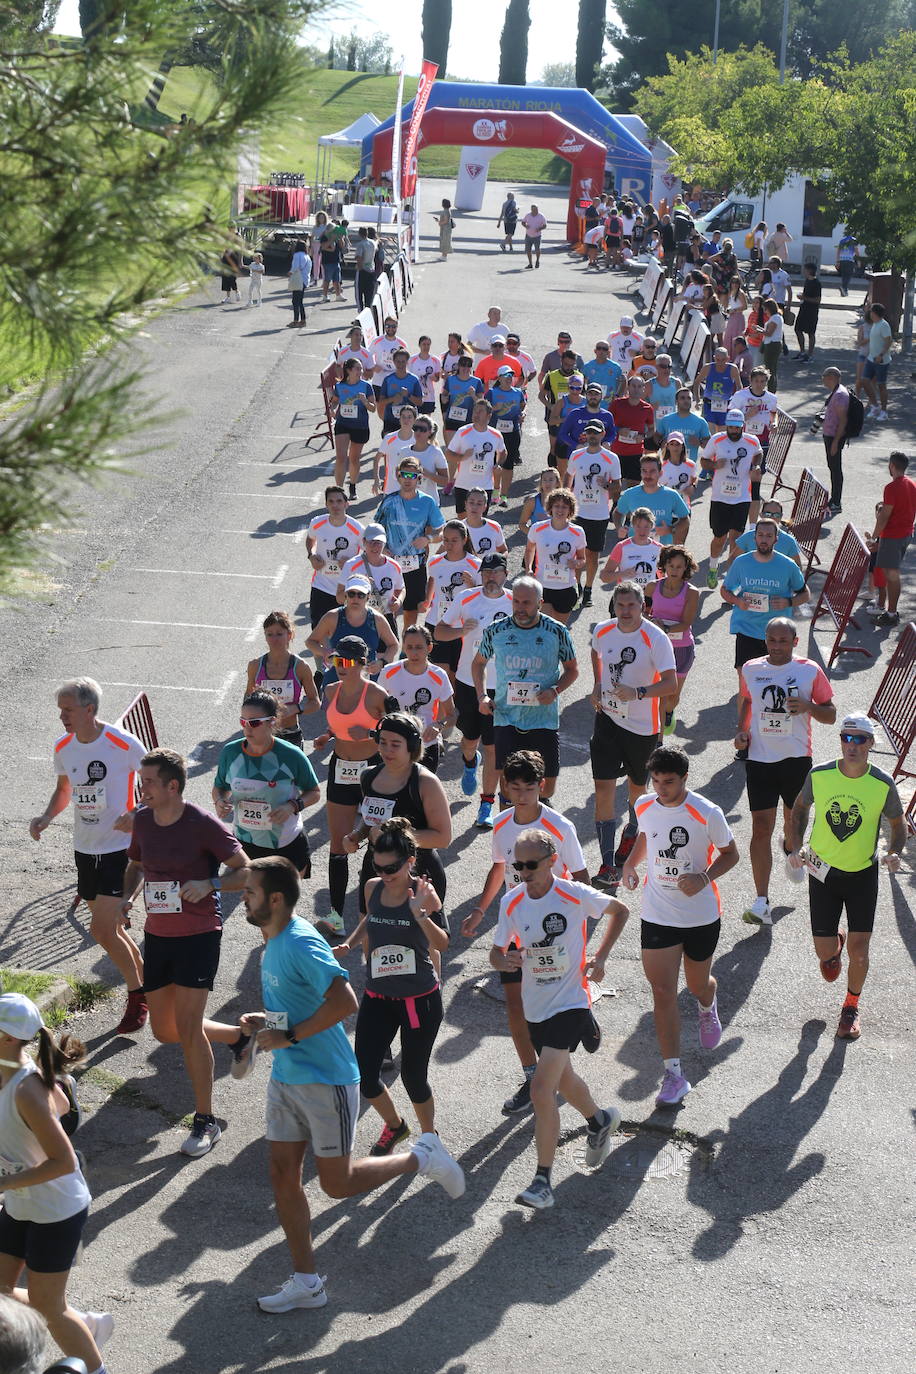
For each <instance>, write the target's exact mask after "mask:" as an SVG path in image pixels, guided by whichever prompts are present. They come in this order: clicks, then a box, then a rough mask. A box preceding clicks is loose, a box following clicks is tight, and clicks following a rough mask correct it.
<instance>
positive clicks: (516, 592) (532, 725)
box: [471, 577, 579, 829]
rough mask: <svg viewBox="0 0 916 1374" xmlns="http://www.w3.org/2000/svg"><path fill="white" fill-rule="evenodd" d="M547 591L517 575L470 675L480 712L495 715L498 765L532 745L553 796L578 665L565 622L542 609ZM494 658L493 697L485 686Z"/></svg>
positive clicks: (548, 793) (486, 633)
mask: <svg viewBox="0 0 916 1374" xmlns="http://www.w3.org/2000/svg"><path fill="white" fill-rule="evenodd" d="M543 594H544V592H543V587H542V586H541V583H540V582H538V580H537V579H536V578H534V577H517V578H516V579H515V582H514V583H513V585H512V615H511V616H510V617H509V618H508V619H507V620H503V621H500V622H499V623H491V624H490V625H489V626H488V627H487V629H486V630H484V633H483V636H482V638H481V640H480V646H479V648H478V649H477V652H476V653H475V655H474V657H473V659H472V661H471V675H472V677H473V679H474V688H475V690H476V692H477V709H478V712H479V713H480V715H482V716H486V715H492V716H493V723H494V730H493V742H494V744H495V746H496V758H495V763H496V767H497V769H498V770H499V769H502V767H503V765H504V764H505V762H506V759H507V758H508V757H509V755H510V754H514V753H515V751H516V750H517V749H534V750H535V751H536V752H537V753H539V754H540V755H541V758H542V759H543V760H544V765H545V768H546V777H545V779H544V796H545V797H552V796H553V793H554V789H555V787H556V785H557V775H558V774H559V771H560V741H559V733H558V732H559V729H560V705H559V702H560V695H561V693H562V692H564V691H565V690H566V688H567V687H571V686H572V684H573V683H574V682H575V680H576V678H577V677H578V676H579V666H578V664H577V663H576V653H575V650H574V648H573V644H572V640H571V639H570V637H569V631H568V630H567V628H566V626H565V625H561V624H560V623H559V621H557V620H553V619H551V617H550V616H547V615H543V614H542V613H541V605H542V602H543ZM490 659H493V663H494V667H495V672H496V684H495V685H496V691H495V696H494V697H493V699H492V700H491V699H490V696H489V695H488V693H487V692H486V690H485V688H484V675H485V673H486V669H487V663H488V661H489V660H490ZM487 828H488V829H489V828H490V827H489V826H488V827H487Z"/></svg>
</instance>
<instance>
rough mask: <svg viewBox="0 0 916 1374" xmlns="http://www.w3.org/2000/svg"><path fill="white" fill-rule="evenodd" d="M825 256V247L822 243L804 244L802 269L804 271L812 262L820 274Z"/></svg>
mask: <svg viewBox="0 0 916 1374" xmlns="http://www.w3.org/2000/svg"><path fill="white" fill-rule="evenodd" d="M823 256H824V246H823V244H821V243H803V244H802V253H801V259H802V269H804V268H805V267H807V266H808V263H809V262H811V263H813V264H814V266H815V267H816V268H817V270H818V272H820V270H821V262H822V261H823Z"/></svg>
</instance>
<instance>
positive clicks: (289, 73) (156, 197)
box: [0, 0, 316, 579]
mask: <svg viewBox="0 0 916 1374" xmlns="http://www.w3.org/2000/svg"><path fill="white" fill-rule="evenodd" d="M315 8H316V6H315V5H314V4H313V3H311V0H246V3H245V5H244V6H240V5H232V6H228V5H227V6H226V7H225V11H224V13H225V21H224V27H223V29H222V47H223V53H224V59H223V68H222V80H221V82H220V84H219V85H218V86H213V87H212V88H211V89H212V94H211V96H210V98H209V100H207V99H202V100H201V102H200V104H199V106H198V108H197V110H196V118H195V121H194V123H193V124H191V125H189V126H188V127H185V128H182V129H181V130H180V131H176V132H175V133H174V134H173V135H172V136H171V137H161V136H157V135H155V134H153V133H150V132H148V131H146V130H143V129H139V128H137V127H135V126H134V125H132V124H131V122H130V121H129V119H128V118H127V117H126V111H125V102H126V101H129V100H130V99H131V98H132V96H134V97H135V96H136V93H137V92H139V91H142V90H143V88H144V86H145V83H146V81H147V80H148V72H149V70H150V68H151V67H153V68H155V66H156V64H157V63H158V62H159V60H160V56H161V54H162V53H163V52H170V51H173V50H177V49H180V48H181V47H182V45H183V44H185V43H187V42H188V41H190V39H191V38H192V37H193V29H192V28H191V27H189V24H190V22H191V21H190V20H189V14H188V6H187V4H185V3H183V0H117V3H116V0H110V3H109V13H110V15H111V18H112V23H111V25H110V29H109V28H108V27H106V29H105V30H104V31H103V32H101V33H99V34H98V35H97V36H95V37H94V39H93V42H92V43H91V44H88V45H80V44H73V45H72V46H71V45H61V44H59V43H57V42H56V41H46V40H44V39H43V38H42V37H41V36H40V35H33V36H31V37H28V36H23V35H22V32H21V26H20V25H19V24H18V22H16V20H17V14H18V12H19V7H18V4H17V5H16V8H15V10H14V9H13V6H12V5H10V4H8V3H7V0H0V69H2V71H3V81H2V82H0V158H2V165H3V168H4V172H5V174H6V176H7V178H8V181H9V184H10V185H15V186H16V194H15V196H13V195H11V196H9V197H7V201H6V204H5V207H4V219H3V236H4V243H5V246H6V251H5V252H4V253H3V254H2V256H0V392H2V394H4V395H5V396H9V395H11V394H13V393H20V392H21V388H22V386H23V383H24V382H26V381H28V382H30V383H31V386H30V389H29V390H28V391H26V392H24V393H22V394H17V402H18V404H17V406H16V407H15V409H12V410H11V411H10V412H9V413H7V414H6V415H5V417H4V422H3V424H2V425H0V470H2V472H3V476H4V480H3V483H2V485H0V579H8V578H9V575H10V572H11V570H12V569H13V567H15V566H17V565H21V564H23V563H24V562H26V561H28V559H29V558H37V557H38V556H39V548H40V543H39V538H40V537H39V535H38V533H37V531H38V530H39V528H40V526H41V525H42V523H47V524H51V525H54V524H60V523H62V522H63V521H64V520H65V518H66V511H67V509H68V508H69V507H70V506H71V505H72V500H73V496H72V483H73V482H74V481H75V480H76V479H83V478H88V477H91V476H92V475H93V473H95V472H98V471H100V470H101V469H103V468H105V467H106V466H107V465H109V464H110V463H111V462H112V453H113V449H114V447H115V446H116V445H120V444H122V443H123V442H124V441H125V440H126V439H127V438H128V436H130V435H132V434H136V432H137V428H138V426H142V424H143V422H144V419H145V418H146V416H145V411H144V402H143V399H142V395H141V394H140V393H139V390H138V385H139V379H138V377H137V375H136V373H135V372H132V371H131V368H130V361H129V350H128V348H127V347H126V345H127V343H128V341H129V338H130V335H131V333H132V332H133V331H134V330H135V329H136V328H137V327H138V321H139V320H140V319H142V313H143V311H144V309H145V308H147V307H148V306H149V305H150V303H151V302H152V301H154V300H157V299H159V298H161V297H162V296H163V295H167V294H168V293H169V291H170V289H172V288H173V287H174V286H177V285H178V284H179V283H181V282H183V281H188V280H194V279H196V278H197V277H198V276H199V273H200V264H201V261H202V259H205V258H209V259H210V260H211V261H215V259H216V258H217V257H218V255H219V253H220V252H221V251H222V249H223V247H224V246H225V245H226V242H227V237H226V235H227V230H226V221H227V214H228V187H229V186H230V184H231V183H232V181H233V180H234V173H235V165H234V164H235V157H236V146H237V140H238V138H239V135H240V133H241V131H243V130H246V131H247V130H257V129H259V128H263V127H265V126H271V125H274V126H275V125H276V124H277V123H278V122H279V121H282V120H283V119H285V118H287V117H288V115H289V113H290V112H291V110H293V109H294V107H295V102H296V100H297V99H299V97H300V95H301V89H302V66H301V62H300V58H299V55H298V51H297V48H296V41H295V38H296V34H297V33H298V32H299V31H300V30H301V28H302V26H303V24H304V23H305V21H306V20H307V19H308V17H309V15H310V13H312V12H313V10H314V9H315ZM11 16H12V18H11ZM4 20H9V21H10V22H4ZM109 33H111V34H114V35H115V37H114V38H111V37H109ZM241 46H244V52H245V60H244V62H235V61H234V60H233V58H234V56H235V54H236V53H237V52H238V51H239V48H240V47H241ZM218 207H221V208H218ZM121 345H124V347H121ZM87 349H88V350H90V352H89V353H88V354H87ZM65 485H70V486H71V489H70V490H68V491H65V490H64V487H65Z"/></svg>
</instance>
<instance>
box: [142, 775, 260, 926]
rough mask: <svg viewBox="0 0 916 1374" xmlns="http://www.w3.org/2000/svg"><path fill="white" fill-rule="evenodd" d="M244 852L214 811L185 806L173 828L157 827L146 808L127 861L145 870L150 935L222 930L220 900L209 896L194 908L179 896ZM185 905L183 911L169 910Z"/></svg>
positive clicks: (209, 894)
mask: <svg viewBox="0 0 916 1374" xmlns="http://www.w3.org/2000/svg"><path fill="white" fill-rule="evenodd" d="M241 853H242V846H241V845H240V844H239V842H238V840H237V839H236V838H235V836H234V835H231V834H230V833H229V831H228V830H227V829H226V827H225V826H224V825H223V824H222V822H221V821H218V820H217V819H216V817H215V816H213V815H211V814H210V812H209V811H204V810H203V808H202V807H200V806H195V805H194V803H193V802H185V804H184V811H183V812H182V813H181V815H180V816H179V817H178V820H177V821H173V822H172V824H171V825H157V824H156V821H155V818H154V817H153V813H152V811H150V809H149V807H146V806H141V807H140V809H139V810H138V811H137V812H136V814H135V816H134V832H133V838H132V839H131V842H130V847H129V849H128V851H127V856H128V858H129V859H131V860H132V861H133V862H134V863H138V864H140V865H142V868H143V898H144V903H145V905H146V910H147V916H146V924H145V925H144V927H143V929H144V931H146V932H147V933H148V934H150V935H204V934H206V932H207V931H210V930H221V929H222V925H223V916H222V907H221V905H220V894H219V893H218V892H208V893H207V895H206V897H205V898H204V899H203V901H201V902H189V901H186V900H185V898H183V897H180V896H177V895H176V889H175V887H174V884H175V883H178V888H179V890H180V888H181V887H183V886H184V884H185V883H187V882H191V881H192V879H198V880H199V879H202V878H213V877H215V876H216V874H217V873H218V872H219V869H220V864H224V863H226V861H227V860H228V859H231V858H232V857H233V855H235V854H241ZM178 903H180V904H181V910H180V911H168V910H161V909H155V910H151V909H150V908H151V907H153V908H163V907H166V908H167V907H170V906H176V905H178Z"/></svg>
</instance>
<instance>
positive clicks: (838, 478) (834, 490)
mask: <svg viewBox="0 0 916 1374" xmlns="http://www.w3.org/2000/svg"><path fill="white" fill-rule="evenodd" d="M823 438H824V449H825V450H826V453H827V467H828V469H829V472H830V504H831V505H832V506H839V505H841V504H842V501H843V449H844V448H845V447H846V440H845V439H841V440H840V442H839V444H838V445H837V452H836V457H835V458H834V457H833V455H832V454H831V452H830V445H831V444H832V443H833V440H832V439H828V438H827V436H826V434H825V435H824V436H823Z"/></svg>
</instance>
